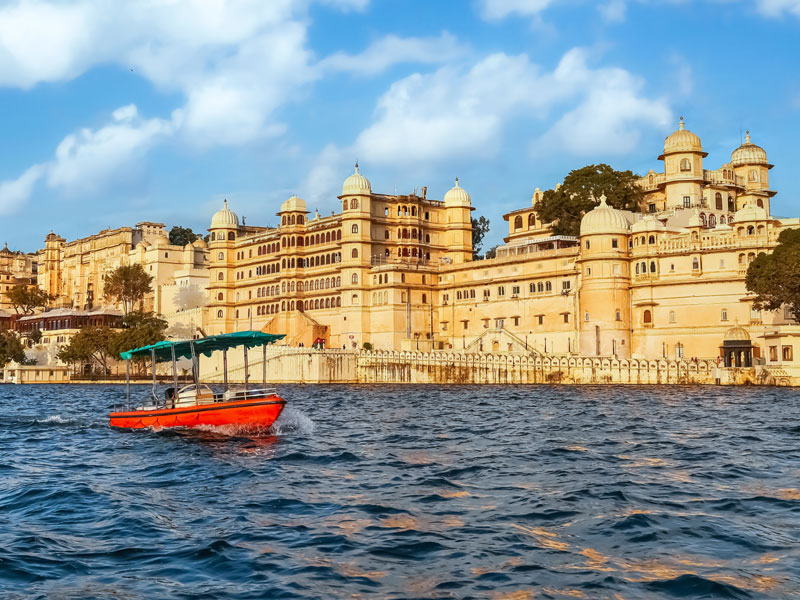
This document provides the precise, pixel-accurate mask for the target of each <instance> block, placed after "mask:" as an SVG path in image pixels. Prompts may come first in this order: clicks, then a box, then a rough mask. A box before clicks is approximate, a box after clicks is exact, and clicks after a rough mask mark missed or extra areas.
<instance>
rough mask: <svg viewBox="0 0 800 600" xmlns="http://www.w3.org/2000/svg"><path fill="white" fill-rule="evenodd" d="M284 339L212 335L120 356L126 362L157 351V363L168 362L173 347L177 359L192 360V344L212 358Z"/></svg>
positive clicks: (261, 335) (265, 335)
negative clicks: (229, 350) (242, 348)
mask: <svg viewBox="0 0 800 600" xmlns="http://www.w3.org/2000/svg"><path fill="white" fill-rule="evenodd" d="M284 337H286V336H285V335H283V334H281V335H274V334H272V333H261V332H260V331H236V332H234V333H223V334H220V335H212V336H209V337H205V338H200V339H199V340H185V341H180V342H167V341H164V342H158V343H156V344H150V345H149V346H142V347H141V348H135V349H133V350H127V351H125V352H121V353H120V356H121V357H122V358H123V359H125V360H130V359H131V358H137V357H146V358H150V356H151V353H152V352H153V351H154V350H155V353H156V361H168V360H172V348H173V347H174V348H175V358H191V357H192V349H191V344H194V351H195V354H202V355H203V356H211V354H213V353H214V352H216V351H218V350H228V349H229V348H239V347H241V346H244V347H246V348H256V347H258V346H266V345H267V344H274V343H275V342H277V341H278V340H280V339H283V338H284Z"/></svg>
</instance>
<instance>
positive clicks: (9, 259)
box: [0, 244, 39, 312]
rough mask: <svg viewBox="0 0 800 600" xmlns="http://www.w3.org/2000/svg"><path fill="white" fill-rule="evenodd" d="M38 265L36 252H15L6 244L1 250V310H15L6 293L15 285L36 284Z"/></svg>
mask: <svg viewBox="0 0 800 600" xmlns="http://www.w3.org/2000/svg"><path fill="white" fill-rule="evenodd" d="M38 267H39V265H38V262H37V257H36V254H25V253H24V252H13V251H11V250H9V249H8V244H5V246H4V247H3V249H2V250H0V312H2V311H13V309H14V308H13V306H12V304H11V301H10V300H9V299H8V296H7V295H6V294H7V292H8V291H9V290H11V288H13V287H14V286H15V285H28V286H30V285H36V273H37V269H38Z"/></svg>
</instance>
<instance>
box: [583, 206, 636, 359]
mask: <svg viewBox="0 0 800 600" xmlns="http://www.w3.org/2000/svg"><path fill="white" fill-rule="evenodd" d="M629 239H630V226H629V222H628V219H627V217H626V213H624V212H623V211H621V210H616V209H614V208H612V207H610V206H609V205H608V204H607V203H606V198H605V196H601V197H600V204H598V205H597V207H595V208H594V210H592V211H590V212H588V213H587V214H586V215H585V216H584V217H583V219H582V220H581V232H580V255H579V258H578V261H577V262H578V265H579V267H580V269H581V278H580V295H579V313H578V318H579V320H580V325H579V327H580V353H581V354H583V355H584V356H592V355H595V356H612V355H613V356H617V357H619V358H630V353H631V314H630V277H631V275H630V250H629Z"/></svg>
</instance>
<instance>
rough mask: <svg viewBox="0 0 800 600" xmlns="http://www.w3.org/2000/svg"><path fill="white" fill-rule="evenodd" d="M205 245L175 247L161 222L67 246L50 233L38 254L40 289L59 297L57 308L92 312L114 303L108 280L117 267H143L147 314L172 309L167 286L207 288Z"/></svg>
mask: <svg viewBox="0 0 800 600" xmlns="http://www.w3.org/2000/svg"><path fill="white" fill-rule="evenodd" d="M207 253H208V250H207V246H206V243H205V242H204V241H203V240H197V241H196V242H194V243H193V244H187V245H186V246H185V247H181V246H173V245H171V244H170V243H169V238H168V236H167V233H166V231H165V230H164V224H163V223H151V222H142V223H138V224H137V225H136V226H135V227H120V228H118V229H104V230H103V231H100V232H99V233H96V234H95V235H92V236H89V237H86V238H81V239H77V240H74V241H71V242H67V241H66V240H65V239H64V238H62V237H60V236H58V235H56V234H55V233H52V232H51V233H50V234H48V236H47V237H46V238H45V247H44V249H42V250H39V253H38V259H39V270H38V285H39V287H40V288H42V289H43V290H45V291H46V292H48V293H50V294H53V295H55V296H56V300H55V301H54V303H53V305H54V306H55V307H68V308H75V309H79V310H92V309H93V308H95V307H96V306H99V305H103V304H108V303H110V302H111V301H110V300H108V299H106V298H105V297H104V279H103V278H104V276H105V275H106V274H107V273H109V272H111V271H113V270H114V269H116V268H117V267H120V266H123V265H130V264H141V265H142V266H143V268H144V270H145V271H146V272H147V273H148V274H150V275H151V276H152V277H153V283H152V287H153V292H152V293H151V294H149V295H148V296H146V297H145V300H144V308H145V310H153V311H155V312H157V313H162V312H170V311H173V310H174V306H172V303H171V297H172V296H171V295H170V297H169V299H167V300H165V298H164V297H163V294H162V291H163V287H164V286H168V285H175V282H176V279H178V280H180V279H181V278H183V279H184V280H187V281H188V280H189V279H191V280H192V282H193V283H198V284H200V285H202V286H203V287H205V286H206V285H207V276H206V273H207Z"/></svg>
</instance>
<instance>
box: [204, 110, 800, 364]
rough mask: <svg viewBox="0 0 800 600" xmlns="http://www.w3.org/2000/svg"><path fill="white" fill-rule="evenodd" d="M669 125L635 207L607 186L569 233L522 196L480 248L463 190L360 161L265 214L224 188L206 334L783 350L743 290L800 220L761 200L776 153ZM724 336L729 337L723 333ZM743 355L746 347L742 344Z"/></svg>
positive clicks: (752, 353)
mask: <svg viewBox="0 0 800 600" xmlns="http://www.w3.org/2000/svg"><path fill="white" fill-rule="evenodd" d="M706 157H707V153H706V152H705V151H704V150H703V148H702V144H701V141H700V138H699V137H698V136H697V135H696V134H694V133H692V132H690V131H689V130H688V129H686V126H685V124H684V122H683V119H681V122H680V125H679V128H678V130H677V131H675V132H674V133H673V134H672V135H670V136H669V137H667V138H666V140H665V144H664V149H663V152H662V153H661V155H660V156H659V157H658V159H659V160H660V161H662V162H663V172H660V173H657V172H655V171H650V172H649V173H647V174H646V175H645V176H644V177H642V178H641V180H640V181H639V184H640V185H641V186H642V187H643V189H644V190H645V192H646V194H645V199H644V202H643V204H642V206H641V207H640V210H639V211H638V212H628V211H621V210H617V209H614V208H612V207H611V206H609V205H608V204H606V202H605V199H603V198H601V199H600V202H599V204H598V206H597V207H596V208H595V209H594V210H592V211H590V212H589V213H587V214H586V215H585V216H584V217H583V220H582V222H581V227H580V235H579V236H578V237H568V236H554V235H552V232H551V229H550V228H549V227H548V224H546V223H542V222H541V220H540V219H539V218H538V215H537V213H536V204H537V202H538V201H539V199H540V198H541V191H540V190H538V189H536V190H535V192H534V194H533V197H532V199H531V204H530V206H528V207H526V208H522V209H519V210H516V211H512V212H511V213H509V214H507V215H505V219H506V220H507V221H508V224H509V234H508V237H506V238H505V244H504V245H502V246H500V247H498V248H497V254H496V257H494V258H492V259H486V260H473V253H472V245H471V221H470V214H471V211H472V210H473V208H472V203H471V198H470V196H469V194H468V193H467V191H466V190H465V189H464V188H463V187H461V185H460V184H459V182H458V180H456V183H455V186H454V187H453V188H452V189H450V190H449V191H448V192H447V193H446V194H445V196H444V199H443V200H433V199H429V198H428V197H427V189H426V188H422V191H421V193H419V194H417V193H414V194H410V195H389V194H381V193H375V192H373V191H372V187H371V185H370V182H369V181H368V180H367V179H366V177H364V175H363V174H361V173H360V172H359V169H358V166H357V165H356V169H355V172H354V173H353V174H352V175H350V176H349V177H348V178H347V179H346V180H345V182H344V184H343V186H342V193H341V195H340V196H339V200H340V202H341V207H342V210H341V212H340V213H338V214H333V215H331V216H327V217H320V216H319V214H318V213H317V214H316V215H315V216H313V217H310V216H309V215H310V213H309V211H308V210H307V207H306V203H305V202H304V201H303V200H301V199H300V198H298V197H296V196H292V197H291V198H289V199H288V200H287V201H286V202H284V203H283V204H282V205H281V207H280V211H279V212H278V216H279V217H280V224H279V225H278V226H277V227H275V228H268V227H251V226H247V227H245V226H244V225H240V223H239V219H238V217H237V216H236V214H235V213H234V212H233V211H232V210H231V209H229V208H228V206H227V203H226V204H225V206H224V207H223V208H222V210H220V211H219V212H217V213H215V214H214V216H213V218H212V221H211V227H210V229H209V231H210V242H209V278H210V282H209V309H208V333H223V332H230V331H236V330H243V329H251V328H252V329H261V330H264V331H269V332H272V333H285V334H287V340H286V341H287V343H288V344H290V345H295V346H297V345H306V346H308V345H311V344H312V343H313V342H315V341H317V340H319V339H322V340H324V341H325V342H326V343H327V344H328V345H329V346H332V347H337V348H362V347H364V346H365V345H366V347H370V346H371V347H373V348H375V349H384V350H390V349H393V350H432V349H448V350H453V351H456V350H458V351H465V352H486V353H491V352H502V353H507V352H512V353H514V352H531V353H543V354H579V355H584V356H610V357H617V358H647V359H661V358H679V357H684V358H691V357H698V358H715V357H720V360H722V359H723V358H724V360H725V361H726V362H731V361H733V363H734V364H739V363H741V364H744V363H746V362H747V361H748V360H749V361H751V362H753V361H762V362H763V363H764V364H767V365H770V364H771V365H790V364H791V363H792V362H793V360H794V358H793V355H794V353H793V347H794V346H795V345H797V339H796V336H798V335H800V329H799V328H798V325H797V324H796V323H795V322H794V321H793V320H792V319H791V318H789V316H788V313H787V314H784V312H783V311H778V312H775V313H769V314H765V313H761V312H758V311H755V310H754V309H753V307H752V296H751V295H750V294H748V293H747V291H746V289H745V285H744V277H745V273H746V270H747V266H748V264H749V263H750V262H751V261H752V260H753V259H754V258H755V256H757V255H758V254H759V253H760V252H769V251H771V250H772V248H774V246H775V245H776V244H777V238H778V235H779V234H780V232H781V231H782V230H783V229H784V228H787V227H800V220H798V219H778V218H775V217H773V216H771V212H770V201H771V199H772V197H773V196H774V195H775V192H774V191H772V190H770V188H769V171H770V169H771V168H772V165H770V164H769V162H768V160H767V154H766V152H765V151H764V150H763V149H762V148H760V147H759V146H757V145H755V144H754V143H752V142H751V139H750V135H749V133H748V136H747V139H746V141H745V143H744V144H742V145H741V146H740V147H739V148H737V149H735V150H734V151H733V153H732V155H731V158H730V160H729V161H727V162H725V163H724V164H723V165H722V166H721V167H720V168H718V169H716V170H708V169H706V168H705V165H704V159H705V158H706ZM731 348H735V350H731ZM748 357H749V358H748Z"/></svg>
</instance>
